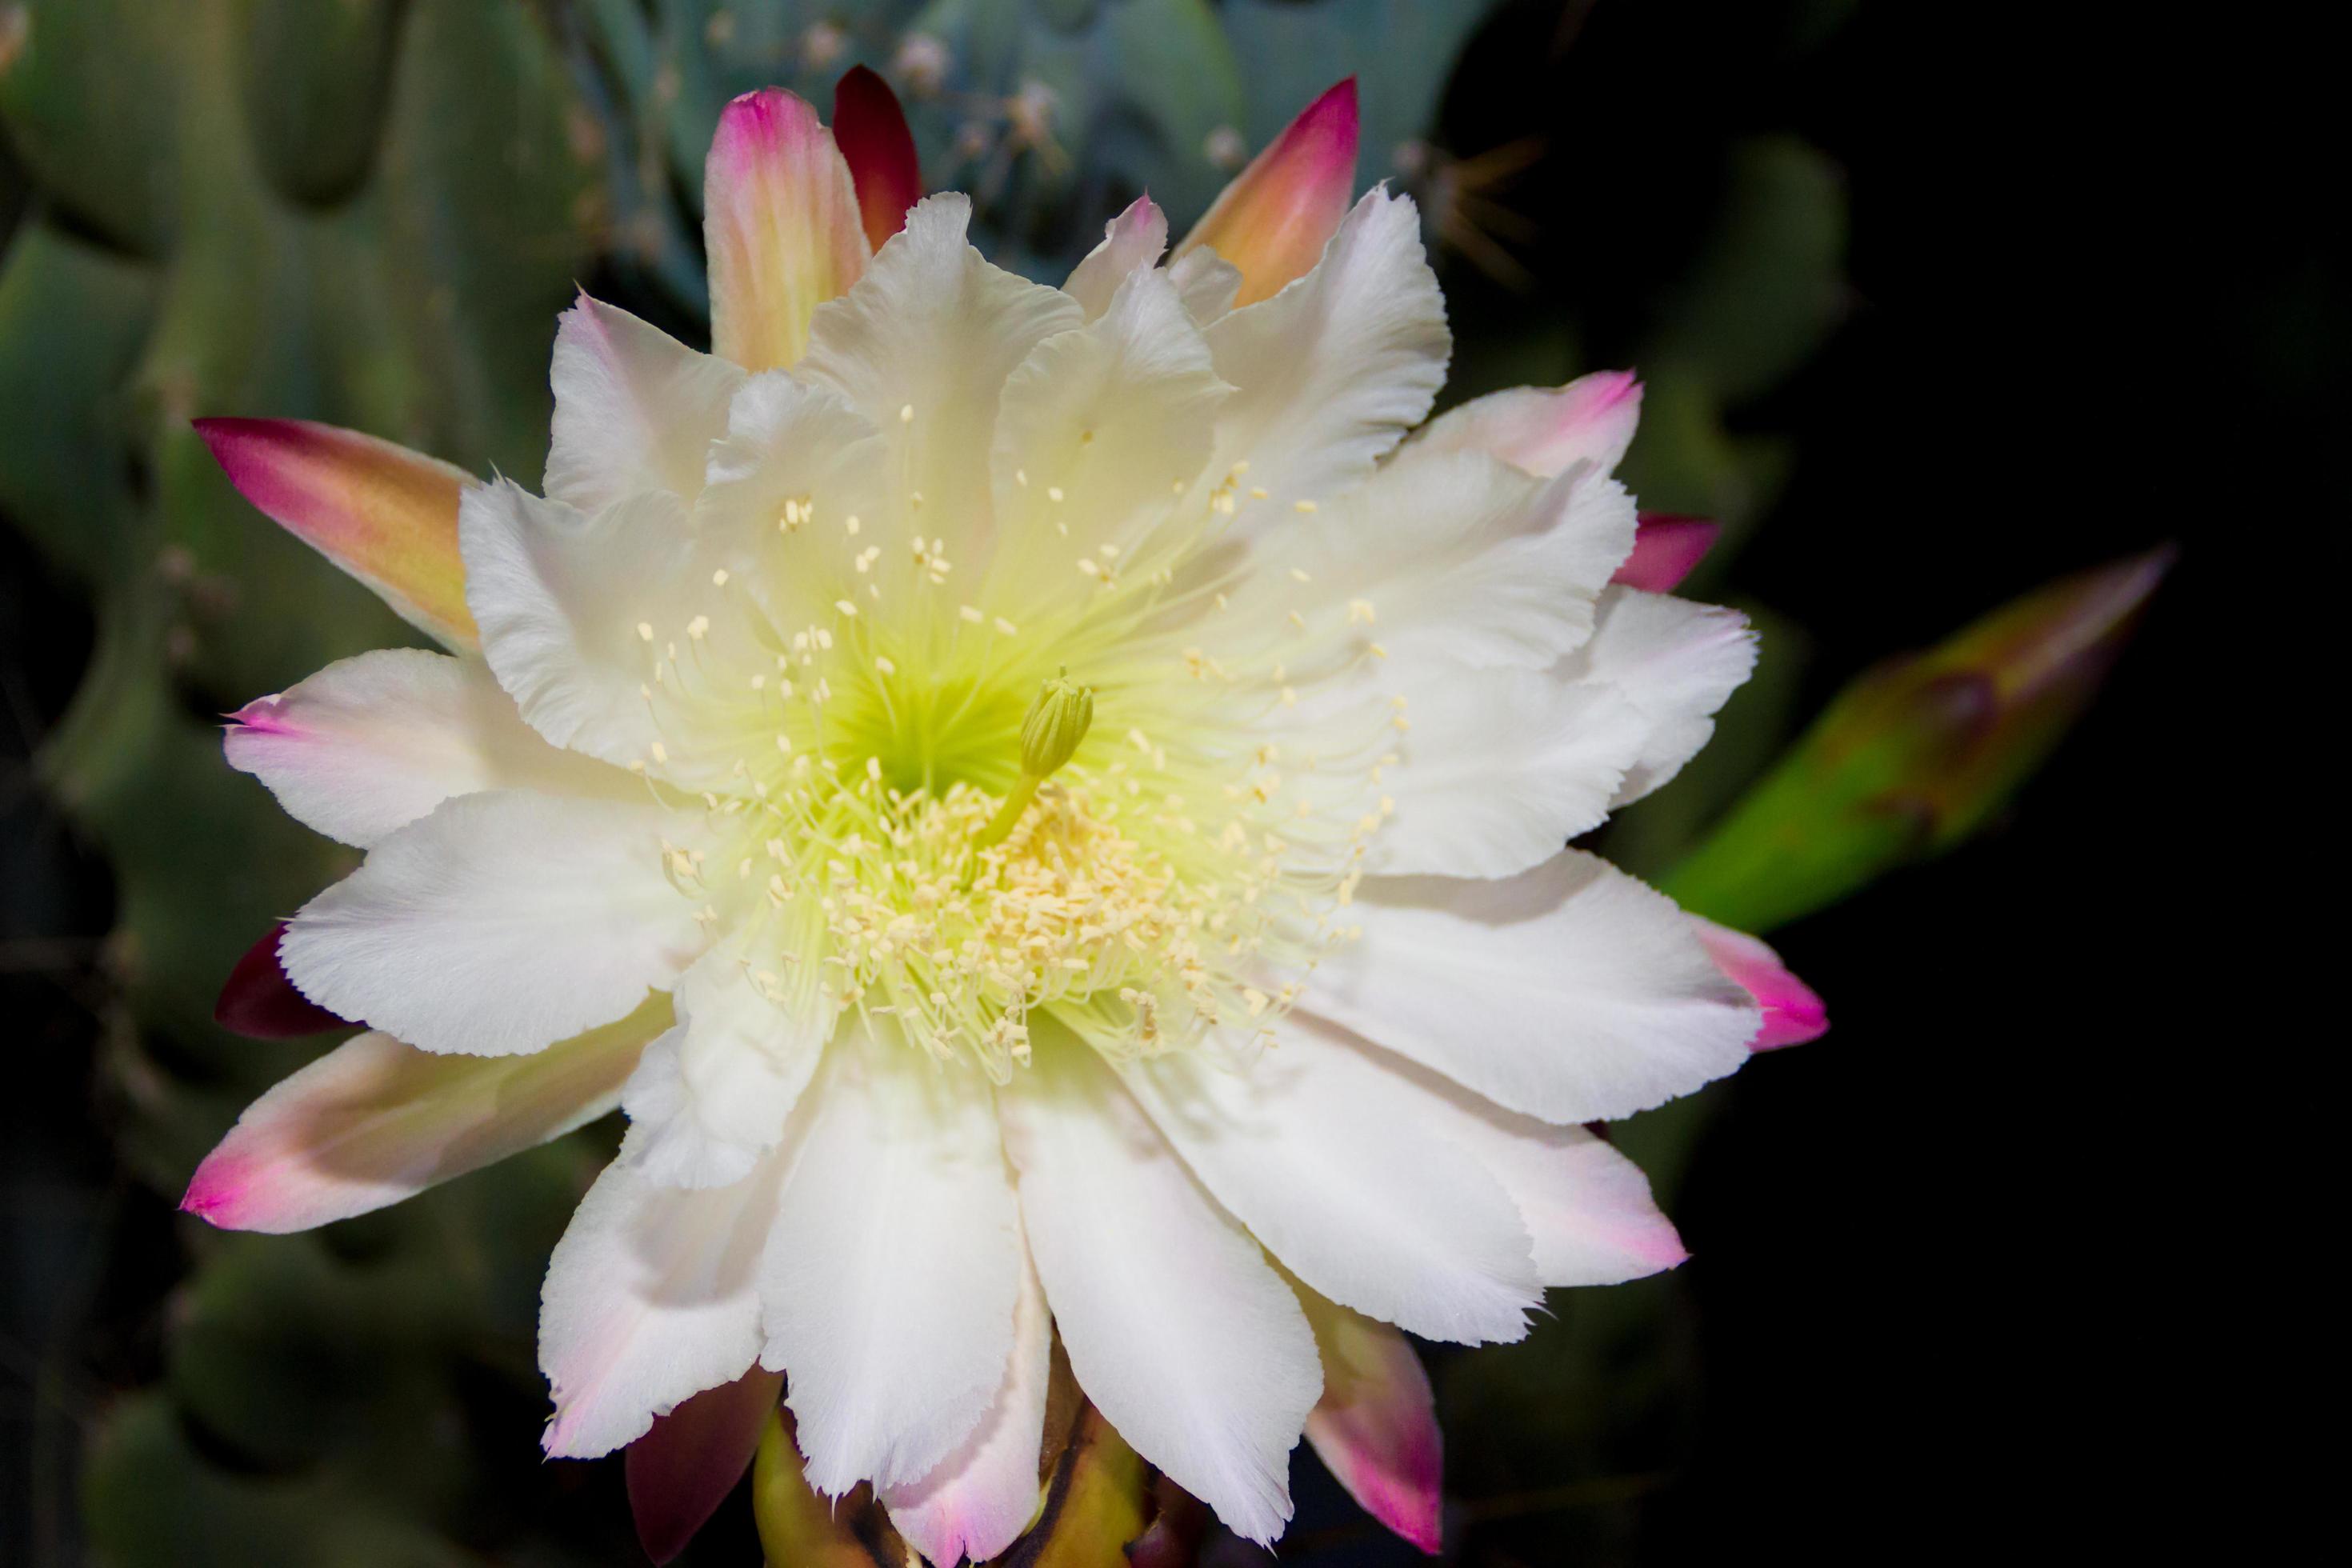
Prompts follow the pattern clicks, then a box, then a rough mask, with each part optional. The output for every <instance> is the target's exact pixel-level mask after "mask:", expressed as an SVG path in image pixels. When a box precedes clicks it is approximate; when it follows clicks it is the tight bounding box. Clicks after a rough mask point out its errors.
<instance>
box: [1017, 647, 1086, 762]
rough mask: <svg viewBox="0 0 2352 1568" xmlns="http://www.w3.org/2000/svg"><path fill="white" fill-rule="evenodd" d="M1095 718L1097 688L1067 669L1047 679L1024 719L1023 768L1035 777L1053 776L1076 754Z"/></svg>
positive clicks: (1022, 734) (1022, 741)
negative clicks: (1072, 674)
mask: <svg viewBox="0 0 2352 1568" xmlns="http://www.w3.org/2000/svg"><path fill="white" fill-rule="evenodd" d="M1094 721H1095V693H1094V688H1092V687H1090V686H1080V685H1079V684H1077V682H1076V681H1074V680H1072V679H1069V671H1067V670H1064V671H1063V672H1062V673H1061V674H1060V675H1058V676H1055V678H1054V679H1051V680H1048V681H1046V682H1045V684H1044V685H1043V686H1042V687H1041V688H1039V689H1038V692H1037V700H1036V703H1035V704H1034V706H1033V707H1031V708H1030V710H1029V717H1028V718H1026V719H1024V720H1023V721H1021V771H1022V772H1023V773H1025V774H1027V775H1028V776H1029V777H1031V778H1033V779H1044V778H1051V777H1052V776H1053V775H1054V773H1055V771H1057V770H1058V769H1059V768H1060V767H1061V766H1062V764H1063V763H1066V762H1068V761H1069V760H1070V758H1071V757H1072V756H1073V755H1075V754H1076V752H1077V749H1078V742H1081V741H1083V740H1085V739H1086V738H1087V730H1088V729H1089V728H1091V727H1092V725H1093V724H1094Z"/></svg>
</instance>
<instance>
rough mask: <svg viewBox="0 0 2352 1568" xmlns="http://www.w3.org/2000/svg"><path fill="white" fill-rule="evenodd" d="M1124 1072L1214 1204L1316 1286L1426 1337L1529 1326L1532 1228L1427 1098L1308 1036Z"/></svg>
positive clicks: (1180, 1056) (1535, 1292)
mask: <svg viewBox="0 0 2352 1568" xmlns="http://www.w3.org/2000/svg"><path fill="white" fill-rule="evenodd" d="M1120 1077H1121V1078H1122V1079H1124V1080H1125V1081H1126V1083H1127V1085H1128V1088H1129V1089H1130V1090H1131V1091H1132V1092H1133V1093H1134V1095H1135V1097H1136V1099H1137V1100H1139V1102H1141V1104H1142V1106H1143V1108H1144V1110H1145V1111H1146V1112H1148V1113H1149V1114H1150V1117H1151V1120H1152V1121H1154V1122H1156V1123H1157V1124H1158V1125H1159V1128H1160V1131H1161V1132H1162V1133H1164V1134H1166V1136H1167V1138H1168V1141H1169V1142H1171V1143H1172V1144H1174V1145H1175V1146H1176V1152H1178V1153H1180V1154H1181V1155H1183V1157H1184V1163H1186V1164H1188V1165H1190V1166H1192V1170H1193V1172H1194V1173H1195V1174H1197V1175H1198V1176H1199V1177H1200V1178H1201V1181H1202V1184H1203V1185H1204V1186H1206V1187H1207V1188H1208V1189H1209V1191H1210V1192H1211V1193H1213V1194H1215V1195H1216V1199H1217V1201H1218V1202H1219V1203H1221V1204H1223V1205H1224V1206H1225V1207H1226V1208H1227V1209H1228V1210H1230V1211H1231V1212H1232V1213H1233V1215H1234V1218H1236V1219H1238V1220H1240V1221H1241V1222H1242V1223H1243V1224H1244V1225H1245V1226H1249V1228H1250V1231H1251V1234H1253V1235H1255V1237H1257V1238H1258V1240H1260V1241H1261V1242H1264V1243H1265V1247H1266V1248H1267V1250H1268V1251H1270V1252H1272V1253H1273V1254H1274V1256H1275V1257H1276V1258H1278V1259H1279V1260H1280V1261H1281V1262H1282V1264H1283V1266H1284V1267H1285V1268H1288V1269H1289V1270H1290V1271H1291V1272H1292V1273H1293V1274H1296V1275H1297V1276H1298V1278H1299V1279H1301V1280H1303V1281H1305V1282H1306V1283H1307V1285H1309V1286H1311V1287H1312V1288H1313V1289H1317V1290H1318V1291H1320V1292H1322V1293H1323V1294H1324V1295H1326V1296H1328V1297H1329V1298H1331V1300H1335V1301H1338V1302H1339V1303H1340V1304H1341V1305H1343V1306H1348V1307H1353V1308H1355V1309H1356V1310H1359V1311H1361V1312H1368V1313H1370V1314H1371V1315H1372V1316H1373V1317H1376V1318H1380V1319H1381V1320H1383V1321H1388V1322H1391V1323H1394V1324H1396V1325H1397V1326H1398V1327H1400V1328H1403V1329H1407V1330H1410V1331H1412V1332H1413V1333H1416V1334H1420V1335H1422V1336H1423V1337H1424V1338H1427V1339H1434V1340H1452V1341H1454V1342H1460V1343H1465V1344H1476V1343H1478V1342H1482V1341H1488V1340H1517V1339H1519V1338H1522V1337H1523V1336H1524V1335H1525V1334H1526V1333H1527V1310H1528V1308H1529V1307H1532V1306H1535V1305H1537V1304H1538V1303H1539V1302H1540V1301H1541V1300H1542V1291H1541V1289H1539V1288H1538V1285H1537V1284H1536V1276H1535V1267H1534V1265H1533V1264H1532V1263H1531V1262H1530V1261H1529V1259H1528V1233H1527V1229H1526V1227H1525V1226H1522V1225H1521V1224H1520V1223H1519V1217H1518V1215H1517V1211H1516V1210H1514V1208H1513V1207H1512V1205H1511V1200H1510V1197H1509V1195H1508V1194H1506V1193H1505V1192H1504V1191H1503V1189H1502V1187H1501V1186H1500V1185H1499V1184H1497V1183H1496V1180H1495V1178H1494V1177H1492V1176H1490V1175H1488V1174H1487V1173H1486V1171H1485V1170H1483V1169H1482V1168H1481V1167H1480V1166H1479V1164H1478V1163H1477V1162H1476V1161H1475V1160H1474V1159H1471V1158H1469V1157H1468V1156H1467V1155H1465V1154H1464V1153H1463V1152H1461V1151H1460V1150H1458V1149H1455V1148H1453V1147H1451V1146H1449V1145H1448V1144H1446V1143H1444V1142H1442V1141H1440V1140H1437V1139H1434V1138H1432V1137H1431V1136H1430V1135H1429V1134H1428V1132H1427V1131H1424V1126H1425V1119H1424V1111H1425V1109H1426V1107H1427V1104H1428V1100H1429V1097H1428V1096H1427V1095H1424V1094H1421V1093H1418V1092H1416V1091H1415V1090H1414V1089H1412V1086H1411V1085H1409V1084H1406V1083H1404V1082H1402V1080H1400V1079H1396V1078H1394V1077H1391V1076H1389V1075H1385V1074H1382V1073H1381V1072H1379V1071H1377V1070H1376V1069H1374V1068H1372V1066H1371V1065H1370V1063H1369V1062H1368V1061H1366V1060H1365V1058H1363V1057H1362V1056H1361V1055H1360V1054H1358V1053H1355V1052H1352V1051H1349V1050H1348V1049H1347V1048H1346V1047H1343V1046H1339V1045H1337V1044H1335V1043H1333V1042H1331V1041H1330V1040H1328V1039H1327V1038H1325V1037H1320V1036H1318V1035H1314V1034H1311V1033H1303V1032H1302V1033H1298V1034H1297V1035H1295V1036H1291V1035H1286V1036H1285V1037H1283V1039H1282V1040H1281V1042H1280V1043H1279V1044H1278V1045H1276V1047H1275V1048H1274V1049H1272V1050H1269V1051H1266V1052H1265V1053H1262V1054H1261V1055H1260V1056H1259V1057H1258V1058H1257V1059H1256V1060H1255V1061H1254V1062H1253V1063H1251V1065H1250V1066H1249V1067H1248V1068H1246V1069H1228V1068H1222V1067H1220V1066H1218V1065H1216V1064H1214V1063H1212V1062H1210V1061H1208V1060H1206V1059H1205V1058H1203V1057H1202V1054H1201V1053H1199V1052H1197V1051H1189V1052H1178V1053H1173V1054H1171V1055H1169V1056H1165V1057H1160V1058H1150V1059H1145V1060H1139V1061H1136V1062H1132V1063H1129V1064H1128V1065H1127V1066H1125V1067H1124V1068H1122V1069H1121V1071H1120Z"/></svg>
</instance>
